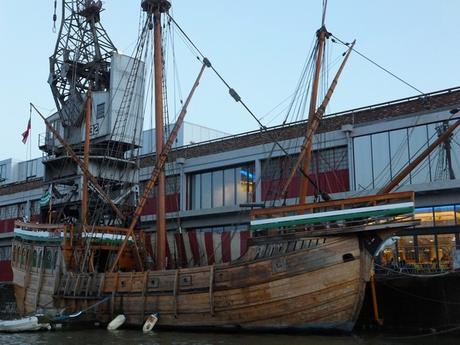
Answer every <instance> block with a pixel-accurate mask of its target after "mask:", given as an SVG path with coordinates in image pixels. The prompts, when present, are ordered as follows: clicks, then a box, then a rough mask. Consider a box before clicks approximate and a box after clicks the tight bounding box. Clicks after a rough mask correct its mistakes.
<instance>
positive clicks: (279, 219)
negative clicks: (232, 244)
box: [251, 192, 417, 232]
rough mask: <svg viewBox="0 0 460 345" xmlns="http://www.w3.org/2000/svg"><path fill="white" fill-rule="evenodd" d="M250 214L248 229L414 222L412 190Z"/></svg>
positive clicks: (304, 228) (265, 210) (327, 227)
mask: <svg viewBox="0 0 460 345" xmlns="http://www.w3.org/2000/svg"><path fill="white" fill-rule="evenodd" d="M251 218H252V220H251V229H252V230H255V231H259V230H277V231H278V230H303V231H305V230H308V231H313V232H314V231H315V230H324V229H329V228H330V229H334V228H345V227H347V228H350V227H357V226H363V225H366V226H370V225H379V224H380V225H381V224H388V223H393V224H395V225H398V224H406V225H407V224H409V223H411V222H417V221H416V220H415V219H414V193H413V192H400V193H392V194H384V195H377V196H365V197H358V198H350V199H343V200H334V201H328V202H322V203H315V204H304V205H293V206H282V207H275V208H270V209H260V210H253V211H252V212H251ZM414 224H415V223H414ZM320 232H321V231H320ZM331 232H333V231H331Z"/></svg>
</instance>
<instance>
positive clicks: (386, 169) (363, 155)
mask: <svg viewBox="0 0 460 345" xmlns="http://www.w3.org/2000/svg"><path fill="white" fill-rule="evenodd" d="M450 124H452V121H451V122H450ZM443 128H445V124H443V122H438V123H432V124H428V125H420V126H415V127H409V128H402V129H397V130H392V131H386V132H382V133H376V134H371V135H365V136H360V137H355V138H354V139H353V158H354V175H355V186H354V188H355V190H363V189H373V188H379V187H382V186H383V185H384V184H386V183H387V182H388V181H390V179H391V178H394V177H395V176H396V175H397V174H398V173H399V172H401V170H402V169H403V168H405V167H406V166H407V165H408V164H409V163H410V162H411V161H413V160H414V158H416V157H417V156H418V155H419V154H420V153H421V152H423V150H425V149H426V148H427V147H428V145H429V144H431V143H432V142H434V141H435V140H436V139H437V138H438V136H439V135H440V133H442V131H443ZM459 143H460V131H457V132H456V133H455V134H454V135H453V136H452V138H451V141H450V156H451V157H452V159H451V167H452V171H453V173H454V177H455V178H456V179H458V178H460V159H459V158H458V157H460V144H459ZM447 147H449V145H440V146H438V148H436V149H435V150H434V151H433V152H432V153H431V154H430V155H429V157H428V158H426V159H425V160H424V161H422V162H421V163H420V164H419V165H418V166H417V167H416V168H414V170H413V171H412V172H411V173H410V174H409V175H408V176H407V177H406V178H405V179H404V180H403V181H402V182H401V183H400V185H404V184H407V183H412V184H418V183H428V182H431V181H439V180H445V179H450V178H451V177H452V176H451V174H450V172H449V171H450V170H449V167H448V166H447V163H446V162H447V159H446V157H447Z"/></svg>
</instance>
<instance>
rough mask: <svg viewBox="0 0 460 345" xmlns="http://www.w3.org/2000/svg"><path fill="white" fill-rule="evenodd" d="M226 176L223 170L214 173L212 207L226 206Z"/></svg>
mask: <svg viewBox="0 0 460 345" xmlns="http://www.w3.org/2000/svg"><path fill="white" fill-rule="evenodd" d="M223 180H224V174H223V171H222V170H218V171H214V172H213V173H212V207H222V206H223V205H224V185H223V182H224V181H223Z"/></svg>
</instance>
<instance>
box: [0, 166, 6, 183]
mask: <svg viewBox="0 0 460 345" xmlns="http://www.w3.org/2000/svg"><path fill="white" fill-rule="evenodd" d="M5 180H6V164H1V165H0V182H3V181H5Z"/></svg>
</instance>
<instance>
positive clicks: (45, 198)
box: [39, 184, 53, 206]
mask: <svg viewBox="0 0 460 345" xmlns="http://www.w3.org/2000/svg"><path fill="white" fill-rule="evenodd" d="M52 196H53V185H52V184H50V185H49V187H48V189H47V191H46V192H45V194H43V195H42V197H41V198H40V201H39V203H40V205H41V206H45V205H47V204H48V203H49V202H50V200H51V198H52Z"/></svg>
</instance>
